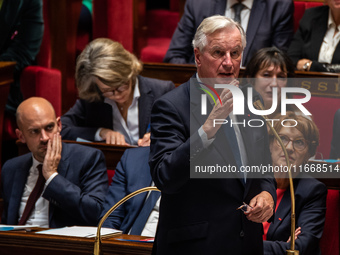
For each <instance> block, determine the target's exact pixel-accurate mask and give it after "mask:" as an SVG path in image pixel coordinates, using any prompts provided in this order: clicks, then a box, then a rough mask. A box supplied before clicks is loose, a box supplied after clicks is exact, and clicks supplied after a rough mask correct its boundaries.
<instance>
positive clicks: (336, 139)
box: [329, 109, 340, 159]
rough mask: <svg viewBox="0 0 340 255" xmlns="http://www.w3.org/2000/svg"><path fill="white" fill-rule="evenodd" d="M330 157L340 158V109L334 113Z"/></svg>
mask: <svg viewBox="0 0 340 255" xmlns="http://www.w3.org/2000/svg"><path fill="white" fill-rule="evenodd" d="M329 158H331V159H339V158H340V109H338V110H337V111H336V112H335V114H334V121H333V138H332V143H331V153H330V155H329Z"/></svg>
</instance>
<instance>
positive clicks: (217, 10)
mask: <svg viewBox="0 0 340 255" xmlns="http://www.w3.org/2000/svg"><path fill="white" fill-rule="evenodd" d="M226 8H227V1H226V0H215V3H214V9H213V11H214V12H213V13H211V15H215V14H219V15H223V16H224V14H225V9H226Z"/></svg>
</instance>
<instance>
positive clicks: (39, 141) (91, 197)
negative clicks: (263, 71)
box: [1, 97, 108, 228]
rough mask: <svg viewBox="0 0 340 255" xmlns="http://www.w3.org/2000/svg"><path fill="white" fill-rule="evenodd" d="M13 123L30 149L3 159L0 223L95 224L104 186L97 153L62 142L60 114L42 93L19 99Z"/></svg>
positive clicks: (102, 167) (101, 160) (103, 171)
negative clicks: (5, 160)
mask: <svg viewBox="0 0 340 255" xmlns="http://www.w3.org/2000/svg"><path fill="white" fill-rule="evenodd" d="M17 124H18V127H19V129H17V130H16V133H17V136H18V138H19V139H20V141H21V142H23V143H26V144H27V147H28V149H29V150H30V151H31V152H32V153H28V154H25V155H22V156H19V157H17V158H14V159H11V160H8V161H7V162H6V163H5V164H4V166H3V168H2V171H1V187H2V194H3V199H4V211H3V214H2V218H1V222H2V223H3V224H10V225H16V224H19V225H22V224H28V225H39V226H40V227H50V228H55V227H64V226H72V225H85V226H96V225H97V220H98V217H99V215H100V213H101V211H102V208H103V207H102V204H103V202H104V197H105V193H106V190H107V187H108V183H107V173H106V164H105V159H104V155H103V153H102V152H101V151H99V150H96V149H93V148H89V147H85V146H80V145H76V144H64V143H62V142H61V136H60V134H59V132H60V131H61V122H60V117H58V118H56V116H55V112H54V109H53V107H52V105H51V104H50V103H49V102H48V101H47V100H45V99H43V98H37V97H32V98H29V99H27V100H25V101H23V102H22V103H21V104H20V105H19V107H18V109H17ZM38 190H39V191H38ZM34 197H36V198H34ZM30 208H31V209H30Z"/></svg>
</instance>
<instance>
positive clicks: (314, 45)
mask: <svg viewBox="0 0 340 255" xmlns="http://www.w3.org/2000/svg"><path fill="white" fill-rule="evenodd" d="M314 21H315V22H313V30H312V34H311V46H310V47H309V49H310V51H309V53H308V55H309V56H311V59H318V58H319V52H320V48H321V44H322V41H323V38H324V36H325V34H326V31H327V28H328V27H327V24H328V8H325V9H324V11H323V12H322V13H320V15H319V16H318V17H315V19H314ZM315 49H318V50H315Z"/></svg>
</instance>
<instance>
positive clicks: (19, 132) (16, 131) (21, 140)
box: [15, 128, 26, 143]
mask: <svg viewBox="0 0 340 255" xmlns="http://www.w3.org/2000/svg"><path fill="white" fill-rule="evenodd" d="M15 134H16V135H17V137H18V139H19V140H20V142H22V143H26V139H25V137H24V135H23V133H22V132H21V131H20V130H19V129H18V128H17V129H15Z"/></svg>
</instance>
